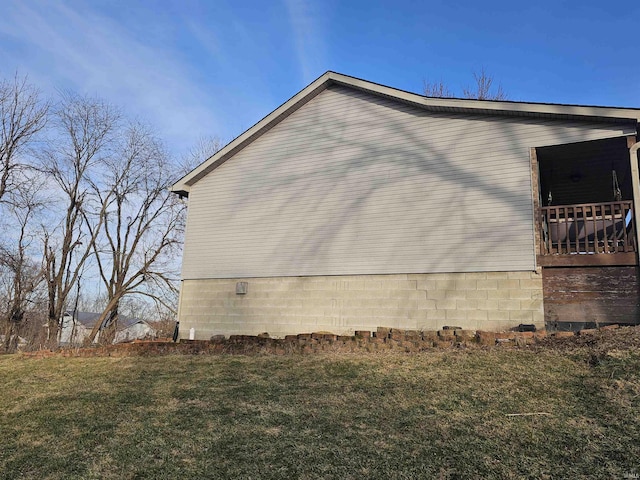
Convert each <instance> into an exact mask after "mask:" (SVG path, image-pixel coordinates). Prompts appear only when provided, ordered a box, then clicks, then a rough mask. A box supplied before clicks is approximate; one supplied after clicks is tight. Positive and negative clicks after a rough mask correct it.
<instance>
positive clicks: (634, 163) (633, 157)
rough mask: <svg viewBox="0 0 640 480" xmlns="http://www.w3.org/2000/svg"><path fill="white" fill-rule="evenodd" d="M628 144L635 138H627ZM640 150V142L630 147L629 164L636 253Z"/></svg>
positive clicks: (639, 233) (638, 243)
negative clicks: (639, 152)
mask: <svg viewBox="0 0 640 480" xmlns="http://www.w3.org/2000/svg"><path fill="white" fill-rule="evenodd" d="M627 138H628V143H631V142H632V141H635V139H636V138H635V136H633V137H627ZM638 149H640V142H635V143H633V144H632V145H629V162H630V163H631V185H632V186H633V221H634V226H635V232H636V251H638V250H640V228H639V226H638V222H637V220H638V218H639V214H640V175H638ZM637 260H638V253H637V252H636V265H637V264H638V262H637Z"/></svg>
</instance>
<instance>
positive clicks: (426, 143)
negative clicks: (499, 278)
mask: <svg viewBox="0 0 640 480" xmlns="http://www.w3.org/2000/svg"><path fill="white" fill-rule="evenodd" d="M625 133H631V130H630V127H625V126H624V125H619V124H618V125H612V124H594V123H587V122H578V121H552V120H549V119H533V118H514V117H500V116H482V115H469V114H464V115H460V114H446V113H433V112H428V111H425V110H422V109H420V108H417V107H414V106H411V105H408V104H404V103H401V102H397V101H394V100H391V99H386V98H381V97H377V96H373V95H370V94H367V93H364V92H361V91H358V90H354V89H350V88H347V87H342V86H334V87H331V88H329V89H327V90H325V91H323V92H322V93H320V94H319V95H318V96H317V97H316V98H314V99H313V100H311V101H310V102H309V103H307V104H306V105H304V106H303V107H302V108H300V109H299V110H297V111H296V112H294V113H293V114H292V115H290V116H289V117H287V118H286V119H284V120H283V121H282V122H281V123H279V124H277V125H276V126H275V127H273V128H272V129H271V130H269V131H268V132H267V133H265V134H264V135H262V136H261V137H259V138H258V139H257V140H255V141H254V142H253V143H251V144H250V145H248V146H247V147H246V148H244V149H243V150H241V151H240V152H238V153H237V154H236V155H235V156H234V157H233V158H231V159H229V160H228V161H227V162H226V163H224V164H223V165H221V166H220V167H218V168H217V169H216V170H214V171H213V172H211V173H210V174H208V175H207V176H205V177H204V178H202V179H200V180H199V181H198V182H197V183H196V184H195V185H193V187H192V189H191V192H190V197H189V213H188V220H187V234H186V242H185V252H184V260H183V278H184V279H199V278H243V277H273V276H313V275H353V274H394V273H438V272H475V271H517V270H532V269H534V268H535V260H534V240H533V211H532V200H531V179H530V178H531V177H530V171H529V168H530V166H529V165H530V160H529V149H530V147H534V146H546V145H557V144H563V143H570V142H577V141H585V140H593V139H599V138H608V137H615V136H619V135H623V134H625Z"/></svg>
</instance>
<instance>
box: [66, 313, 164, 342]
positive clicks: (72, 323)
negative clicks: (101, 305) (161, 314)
mask: <svg viewBox="0 0 640 480" xmlns="http://www.w3.org/2000/svg"><path fill="white" fill-rule="evenodd" d="M99 318H100V313H93V312H75V315H72V314H71V313H70V312H66V313H65V314H64V317H63V319H62V328H61V330H60V341H59V343H60V345H81V344H82V343H83V342H84V340H85V339H86V338H87V337H88V336H89V334H90V333H91V331H92V330H93V327H94V326H95V324H96V322H97V321H98V319H99ZM155 334H156V332H155V329H154V328H153V327H152V326H151V325H149V324H148V323H147V322H145V321H144V320H139V319H135V318H130V317H126V316H123V315H120V316H118V326H117V329H116V333H115V337H114V340H113V343H121V342H128V341H131V340H137V339H143V338H152V337H155ZM98 336H99V334H98Z"/></svg>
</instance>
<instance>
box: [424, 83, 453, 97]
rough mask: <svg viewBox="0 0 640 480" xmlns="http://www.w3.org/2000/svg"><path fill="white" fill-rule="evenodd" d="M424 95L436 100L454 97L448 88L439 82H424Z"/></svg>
mask: <svg viewBox="0 0 640 480" xmlns="http://www.w3.org/2000/svg"><path fill="white" fill-rule="evenodd" d="M424 95H425V97H436V98H453V97H455V95H454V94H453V92H452V91H451V90H449V87H448V86H447V85H446V84H445V83H444V82H443V81H442V80H440V81H439V82H427V81H426V80H425V81H424Z"/></svg>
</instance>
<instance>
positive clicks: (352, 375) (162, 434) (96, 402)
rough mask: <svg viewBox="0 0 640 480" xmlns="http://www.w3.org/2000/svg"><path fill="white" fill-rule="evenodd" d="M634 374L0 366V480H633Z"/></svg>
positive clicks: (287, 360) (556, 366)
mask: <svg viewBox="0 0 640 480" xmlns="http://www.w3.org/2000/svg"><path fill="white" fill-rule="evenodd" d="M639 372H640V355H639V354H638V353H637V352H634V351H621V352H614V354H613V355H608V356H606V357H604V358H602V359H599V361H598V362H595V364H594V362H589V361H588V359H587V358H582V357H581V356H579V355H570V354H566V353H562V352H556V351H538V352H530V351H516V350H510V351H509V350H500V349H495V350H491V351H481V350H473V351H468V352H465V351H458V352H433V353H428V354H419V355H390V354H389V355H310V356H294V355H292V356H284V357H275V356H262V357H242V356H198V357H189V356H167V357H155V358H149V357H147V358H118V359H116V358H88V359H87V358H47V359H28V358H23V357H20V356H4V357H0V385H2V389H1V390H0V402H1V405H2V407H3V414H2V415H0V478H38V479H40V478H107V479H109V478H117V479H120V478H132V479H133V478H234V479H256V478H267V479H269V478H300V479H311V478H314V479H315V478H340V479H343V478H347V479H348V478H398V479H403V478H407V479H408V478H625V475H626V476H627V478H633V477H632V476H633V475H635V474H636V473H637V472H640V373H639ZM532 412H546V413H548V414H549V415H532V416H507V414H511V413H532Z"/></svg>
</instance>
